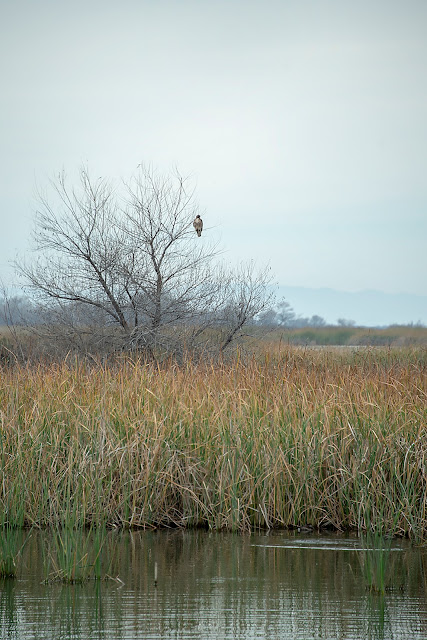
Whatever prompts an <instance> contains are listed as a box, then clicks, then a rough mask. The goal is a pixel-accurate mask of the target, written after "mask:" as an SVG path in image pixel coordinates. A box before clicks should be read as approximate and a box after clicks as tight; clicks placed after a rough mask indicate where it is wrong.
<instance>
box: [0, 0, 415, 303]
mask: <svg viewBox="0 0 427 640" xmlns="http://www.w3.org/2000/svg"><path fill="white" fill-rule="evenodd" d="M0 7H1V12H0V25H1V26H0V32H1V33H0V48H1V51H0V54H1V55H0V60H1V66H2V71H1V79H2V99H1V107H0V108H1V120H0V123H1V147H0V163H1V191H0V197H1V209H0V211H1V214H0V215H1V222H2V233H1V237H0V252H1V253H0V276H1V277H2V278H3V279H5V280H6V281H7V280H8V279H10V277H11V276H10V271H9V268H8V266H7V265H8V261H9V260H10V259H13V258H14V256H15V254H16V252H20V253H21V254H22V253H23V252H24V251H26V248H27V247H28V239H29V233H30V229H31V220H32V215H33V211H34V208H35V201H34V193H35V184H36V182H37V183H38V184H39V185H41V186H43V185H45V184H46V182H47V180H48V178H49V177H51V176H52V175H53V174H54V173H55V172H58V171H59V170H60V169H62V168H63V167H64V168H65V169H66V170H67V171H69V172H70V173H73V172H74V171H75V170H76V168H78V167H79V166H80V165H81V164H82V163H87V164H88V166H89V169H90V170H91V172H92V175H93V176H95V177H98V176H109V177H112V178H118V179H119V178H120V177H127V176H129V175H130V174H131V173H132V172H134V171H136V167H137V165H138V164H139V163H140V162H141V161H143V162H148V163H152V164H153V165H154V166H156V167H157V168H158V169H160V170H161V171H162V172H168V171H169V170H170V169H172V168H173V167H174V166H176V167H178V169H179V170H180V171H181V173H183V174H185V175H188V174H189V175H191V176H192V177H193V178H194V180H195V182H196V185H197V198H198V200H199V202H200V205H201V207H202V211H203V216H202V217H203V218H204V220H205V226H206V227H212V229H211V230H210V231H209V230H207V231H206V232H204V233H211V234H213V235H214V234H220V235H221V238H222V244H223V245H224V246H225V248H226V249H227V253H226V257H227V259H229V260H230V261H232V262H236V261H239V260H246V259H248V258H253V257H255V258H257V260H259V261H260V263H262V262H266V261H269V263H270V265H271V267H272V271H273V273H274V276H275V278H276V280H277V282H279V283H280V284H282V285H288V286H303V287H329V288H335V289H341V290H345V291H356V290H361V289H378V290H382V291H385V292H389V293H395V292H408V293H415V294H419V295H427V278H426V275H427V215H426V209H427V178H426V169H427V162H426V160H427V74H426V71H427V2H425V0H419V1H416V0H401V1H399V2H397V1H395V0H377V1H376V0H359V1H358V2H355V1H354V0H351V1H347V0H312V1H309V0H282V1H280V2H279V1H273V0H263V1H261V0H260V1H258V2H251V1H250V0H234V1H233V0H228V1H227V2H225V1H219V0H215V2H213V1H212V0H198V1H191V0H175V1H166V0H165V1H164V0H157V1H154V0H153V1H151V2H149V1H148V0H135V1H132V0H121V2H118V1H114V2H113V1H111V0H103V1H102V2H98V1H92V2H91V1H90V0H86V1H85V2H82V1H81V0H74V1H73V2H60V1H58V0H55V1H49V0H38V1H36V0H32V1H29V0H28V1H23V0H14V2H10V1H9V0H7V1H6V0H1V1H0Z"/></svg>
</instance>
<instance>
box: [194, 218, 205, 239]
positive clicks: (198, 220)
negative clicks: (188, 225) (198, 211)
mask: <svg viewBox="0 0 427 640" xmlns="http://www.w3.org/2000/svg"><path fill="white" fill-rule="evenodd" d="M193 227H194V228H195V230H196V233H197V235H198V236H199V238H200V236H201V235H202V229H203V220H202V219H201V217H200V216H199V215H197V216H196V217H195V218H194V222H193Z"/></svg>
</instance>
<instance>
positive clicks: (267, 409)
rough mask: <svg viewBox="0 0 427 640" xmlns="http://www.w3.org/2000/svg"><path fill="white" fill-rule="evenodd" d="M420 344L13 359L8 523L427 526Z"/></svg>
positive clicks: (3, 395) (4, 393)
mask: <svg viewBox="0 0 427 640" xmlns="http://www.w3.org/2000/svg"><path fill="white" fill-rule="evenodd" d="M426 361H427V358H426V350H425V349H414V350H403V349H396V350H391V349H375V350H371V349H364V350H358V351H349V350H346V351H344V350H343V351H339V350H333V351H332V350H311V349H300V348H291V347H287V348H281V349H280V350H279V349H276V350H275V352H272V351H269V352H265V353H259V354H258V355H257V357H253V358H250V359H248V360H246V361H244V360H243V358H242V357H239V356H238V354H237V355H236V358H235V359H234V360H232V361H229V362H224V363H222V364H218V363H208V362H206V363H202V364H200V363H199V364H196V363H192V362H191V361H188V362H186V363H185V364H184V365H182V366H180V367H178V366H177V365H175V364H173V363H170V364H168V365H163V366H161V367H157V366H154V365H150V364H146V363H144V362H142V361H138V360H136V361H132V360H130V359H124V360H123V361H122V362H121V363H119V364H116V365H114V366H109V367H108V366H103V365H98V366H90V367H89V366H88V365H87V364H84V363H83V364H82V363H69V362H63V363H61V364H57V365H50V366H42V365H39V366H35V367H22V368H19V367H15V368H13V369H10V368H5V369H4V370H3V371H2V372H1V381H0V407H1V413H0V419H1V439H0V474H1V477H0V517H1V513H7V514H8V519H9V521H10V522H11V523H12V524H13V526H39V527H43V526H50V525H55V526H61V525H62V524H63V523H64V522H66V521H71V522H72V523H74V524H73V526H91V525H97V524H99V523H104V524H106V525H107V526H119V527H145V528H146V527H159V526H180V527H194V526H203V527H208V528H211V529H231V530H245V529H246V530H248V529H251V528H257V527H288V526H299V525H301V524H311V525H313V526H315V527H323V526H329V527H335V528H337V529H341V530H342V529H349V528H355V529H357V530H359V531H363V530H366V529H367V525H368V518H369V522H373V523H374V524H375V527H376V528H377V530H379V531H383V532H388V533H395V534H399V535H409V536H412V537H418V538H421V537H424V536H425V535H426V533H427V482H426V479H427V476H426V474H427V471H426V470H427V445H426V435H427V434H426V425H427V407H426V391H427V389H426Z"/></svg>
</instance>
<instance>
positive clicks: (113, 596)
mask: <svg viewBox="0 0 427 640" xmlns="http://www.w3.org/2000/svg"><path fill="white" fill-rule="evenodd" d="M48 552H49V534H47V533H43V532H37V533H33V534H32V536H31V539H30V540H29V542H28V544H27V546H26V547H25V549H24V553H23V558H22V562H21V563H20V569H19V572H18V577H17V579H15V580H4V581H0V639H1V640H3V639H6V638H7V639H16V640H25V639H29V638H31V639H34V640H35V639H37V640H44V639H49V640H52V639H55V640H57V639H62V638H63V639H64V640H65V639H67V640H68V639H74V638H75V639H82V640H83V639H84V640H88V639H89V638H90V639H92V638H93V639H106V638H114V639H115V640H119V639H122V638H123V639H138V638H144V639H145V640H148V639H160V638H161V639H169V638H170V639H172V638H173V639H183V640H184V639H185V640H187V639H193V638H203V639H204V640H206V639H210V638H215V639H222V638H223V639H230V640H231V639H233V640H236V639H242V640H243V639H244V640H250V639H252V638H267V639H272V640H273V639H279V638H280V639H289V640H291V639H292V640H298V639H301V640H302V639H304V640H307V639H309V638H316V639H317V638H319V639H320V638H322V640H325V639H326V640H327V639H334V640H336V639H340V640H353V639H357V640H360V639H361V638H366V639H369V640H370V639H372V638H383V639H387V640H389V639H391V638H393V639H394V640H399V639H405V640H406V639H408V638H410V639H411V640H417V639H423V640H425V639H426V638H427V600H426V587H427V552H425V551H424V550H420V549H418V550H417V549H414V548H412V547H411V546H410V545H409V544H408V543H405V542H402V543H398V542H394V543H393V545H392V548H391V551H390V554H389V556H388V561H387V562H388V570H389V574H390V588H389V589H388V590H387V592H386V593H385V595H383V596H382V595H378V594H373V593H370V592H369V591H368V590H367V589H366V585H365V581H364V577H363V571H362V564H363V558H364V553H363V551H362V550H361V549H360V541H359V540H357V539H356V538H354V537H351V536H337V535H327V536H323V535H320V536H319V535H316V534H308V533H297V534H289V533H274V534H270V535H251V536H242V535H232V534H214V533H206V532H182V531H169V532H164V531H163V532H140V533H129V532H122V533H118V532H111V534H109V536H108V541H107V544H106V547H105V553H104V569H105V571H108V572H109V575H110V577H111V578H113V579H109V580H104V581H102V582H100V581H92V582H88V583H86V584H83V585H79V584H76V585H63V584H59V583H48V584H45V583H43V578H44V577H45V569H44V568H43V567H44V566H45V565H46V557H47V553H48ZM155 563H157V568H158V582H157V586H155V584H154V567H155ZM116 578H117V579H116Z"/></svg>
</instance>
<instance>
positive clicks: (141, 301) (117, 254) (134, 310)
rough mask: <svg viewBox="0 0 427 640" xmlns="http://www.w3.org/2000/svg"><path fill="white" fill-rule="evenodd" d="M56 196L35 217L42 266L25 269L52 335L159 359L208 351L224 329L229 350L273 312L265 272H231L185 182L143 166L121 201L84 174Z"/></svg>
mask: <svg viewBox="0 0 427 640" xmlns="http://www.w3.org/2000/svg"><path fill="white" fill-rule="evenodd" d="M50 187H51V196H50V198H48V197H47V196H46V195H44V194H43V195H40V197H39V202H40V208H39V210H38V211H37V213H36V224H35V230H34V233H33V240H34V249H35V252H36V256H37V257H36V259H35V260H33V261H30V262H29V263H28V262H24V261H21V262H18V263H17V264H16V266H17V270H18V272H19V274H20V275H21V276H22V277H23V278H24V281H25V283H26V285H27V286H28V287H29V288H30V290H31V291H32V297H33V299H36V300H37V303H38V305H39V308H42V309H44V319H45V322H44V326H45V327H49V330H50V332H51V333H54V334H55V333H56V334H58V330H59V327H62V335H63V336H64V337H65V336H66V337H67V338H68V339H69V340H71V339H73V340H74V339H75V338H76V339H78V340H80V341H81V340H82V336H83V335H87V336H90V338H91V339H90V341H89V342H90V344H91V345H92V348H95V347H94V346H96V345H97V346H98V347H99V345H100V343H102V344H103V345H104V347H105V345H107V347H106V348H107V350H108V349H110V348H114V349H117V348H118V346H120V345H121V346H122V347H123V348H125V349H128V348H137V349H143V350H144V351H145V352H147V353H149V354H150V355H151V356H153V357H154V356H155V354H156V353H157V352H158V351H159V349H160V350H163V351H166V352H171V351H172V352H174V353H176V351H177V350H183V349H188V350H192V349H194V348H195V347H196V345H198V346H199V347H200V346H204V347H207V345H208V343H210V342H211V341H212V335H213V333H212V332H210V333H209V332H207V329H208V328H209V329H212V327H220V329H221V330H220V331H218V332H217V335H218V336H221V340H222V342H221V348H222V349H225V348H226V347H227V346H228V345H229V344H231V342H232V341H233V340H234V339H235V338H236V337H237V336H238V335H240V334H241V331H242V328H243V327H244V326H245V325H247V324H248V323H250V322H251V321H252V319H253V318H254V317H255V315H256V314H258V313H259V312H260V311H262V309H263V308H264V306H265V304H266V303H267V298H268V295H267V288H266V287H267V285H268V281H269V279H268V274H267V272H266V271H262V272H256V270H255V268H254V265H253V264H251V265H249V266H242V267H241V268H239V269H238V270H237V271H235V272H234V273H233V272H231V271H230V270H229V269H226V268H225V267H224V265H221V263H220V262H219V256H220V253H221V252H220V250H219V248H218V246H216V245H214V244H210V243H209V241H208V240H207V238H206V236H205V235H204V237H203V239H201V238H199V237H198V236H197V235H196V233H195V231H194V228H193V224H192V223H193V219H194V218H195V216H196V215H198V211H199V208H198V205H197V203H196V201H195V198H194V191H193V189H192V188H191V186H190V184H189V182H188V180H185V179H183V178H182V177H181V176H180V175H179V174H176V175H175V176H173V177H163V176H160V175H158V174H157V173H156V172H155V171H154V170H152V169H150V168H147V167H143V166H141V169H140V172H139V173H138V175H137V176H135V177H134V178H132V179H131V180H130V181H128V182H127V183H124V184H123V193H122V194H119V193H117V191H116V189H114V188H113V186H112V184H111V183H110V182H108V181H106V180H104V179H101V178H99V179H97V180H92V179H91V178H90V176H89V174H88V171H87V169H82V170H81V171H80V182H79V185H78V187H73V186H69V184H68V180H67V178H66V176H65V173H61V174H59V175H58V176H57V178H56V179H54V180H53V181H51V182H50ZM52 196H53V198H52ZM208 336H210V337H208Z"/></svg>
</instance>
